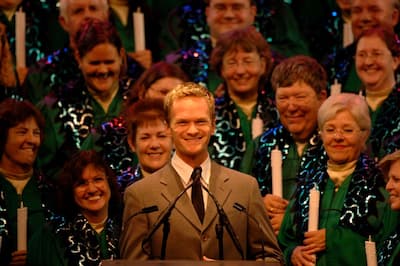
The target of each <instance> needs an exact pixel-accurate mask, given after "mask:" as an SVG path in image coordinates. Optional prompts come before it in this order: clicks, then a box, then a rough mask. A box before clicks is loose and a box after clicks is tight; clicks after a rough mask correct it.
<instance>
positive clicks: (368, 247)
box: [365, 236, 378, 266]
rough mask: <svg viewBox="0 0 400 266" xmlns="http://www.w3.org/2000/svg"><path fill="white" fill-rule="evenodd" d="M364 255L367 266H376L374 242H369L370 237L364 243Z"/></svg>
mask: <svg viewBox="0 0 400 266" xmlns="http://www.w3.org/2000/svg"><path fill="white" fill-rule="evenodd" d="M365 255H366V256H367V266H377V265H378V262H377V259H376V246H375V242H373V241H372V240H371V236H369V240H368V241H365Z"/></svg>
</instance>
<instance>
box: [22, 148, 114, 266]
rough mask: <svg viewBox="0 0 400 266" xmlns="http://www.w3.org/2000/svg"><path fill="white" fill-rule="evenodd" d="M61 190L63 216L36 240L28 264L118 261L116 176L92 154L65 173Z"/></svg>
mask: <svg viewBox="0 0 400 266" xmlns="http://www.w3.org/2000/svg"><path fill="white" fill-rule="evenodd" d="M59 187H60V189H58V190H57V191H58V201H57V203H58V209H59V213H60V214H62V216H54V217H52V220H51V222H50V223H49V224H47V225H46V226H44V227H43V228H42V230H39V231H38V232H37V233H36V234H35V236H34V237H33V239H32V240H31V242H30V246H29V252H28V259H27V260H28V264H29V265H78V264H79V263H83V264H84V265H92V264H93V265H98V264H99V263H100V261H101V260H103V259H109V258H116V257H118V254H119V252H118V239H119V233H120V226H119V224H120V223H119V221H120V210H121V209H120V205H119V203H120V199H119V192H118V187H117V183H116V178H115V175H114V173H113V171H112V170H111V169H110V168H109V167H108V166H107V164H106V163H105V162H104V161H103V159H102V157H101V156H100V155H99V154H98V153H96V152H95V151H93V150H89V151H80V152H78V153H77V154H75V155H74V156H73V157H72V158H71V160H70V161H68V162H67V163H66V164H65V166H64V168H63V171H62V173H61V176H60V180H59ZM61 188H62V189H61ZM77 250H78V251H79V252H76V251H77Z"/></svg>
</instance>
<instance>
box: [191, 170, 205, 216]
mask: <svg viewBox="0 0 400 266" xmlns="http://www.w3.org/2000/svg"><path fill="white" fill-rule="evenodd" d="M195 172H196V174H195ZM191 178H192V180H193V186H192V203H193V206H194V209H195V210H196V212H197V215H198V216H199V219H200V222H201V223H203V219H204V201H203V191H202V188H201V181H200V178H201V168H200V167H196V168H195V169H194V170H193V174H192V176H191Z"/></svg>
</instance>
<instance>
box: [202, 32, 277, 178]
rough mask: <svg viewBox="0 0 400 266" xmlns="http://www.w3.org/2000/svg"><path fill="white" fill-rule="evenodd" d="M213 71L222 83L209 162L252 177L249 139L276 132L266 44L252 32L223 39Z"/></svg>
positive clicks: (213, 58) (213, 56)
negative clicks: (268, 130)
mask: <svg viewBox="0 0 400 266" xmlns="http://www.w3.org/2000/svg"><path fill="white" fill-rule="evenodd" d="M211 66H212V67H213V68H214V69H215V70H216V72H217V73H218V75H220V77H221V78H222V79H223V84H221V85H220V88H219V89H218V90H217V91H216V96H217V97H216V99H215V103H216V104H215V108H216V131H215V134H214V137H213V138H212V140H211V142H210V155H211V158H213V159H214V160H216V161H217V162H218V163H220V164H222V165H224V166H226V167H229V168H231V169H235V170H239V171H241V172H244V173H250V172H251V170H252V159H253V151H254V142H253V139H254V138H255V137H257V136H258V135H260V134H261V133H262V132H263V131H264V130H266V129H268V128H271V127H273V126H275V125H276V124H277V122H278V112H277V110H276V107H275V105H274V103H273V100H272V99H271V98H270V97H269V95H272V90H271V89H270V88H269V87H268V85H267V84H268V75H269V73H270V71H271V68H272V57H271V51H270V48H269V45H268V43H267V42H266V40H265V39H264V37H263V36H262V35H261V33H259V32H258V31H257V30H256V28H254V27H252V26H251V27H246V28H242V29H238V30H233V31H229V32H226V33H224V34H221V35H220V37H219V38H218V41H217V44H216V46H215V48H214V49H213V52H212V54H211Z"/></svg>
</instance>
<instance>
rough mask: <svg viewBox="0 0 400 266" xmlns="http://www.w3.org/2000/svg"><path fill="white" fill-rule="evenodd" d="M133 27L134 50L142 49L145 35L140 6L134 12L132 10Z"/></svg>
mask: <svg viewBox="0 0 400 266" xmlns="http://www.w3.org/2000/svg"><path fill="white" fill-rule="evenodd" d="M133 29H134V34H135V51H136V52H138V51H144V50H145V49H146V48H145V47H146V45H145V35H144V33H145V32H144V15H143V13H142V12H141V11H140V7H139V8H138V9H137V11H136V12H133Z"/></svg>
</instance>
